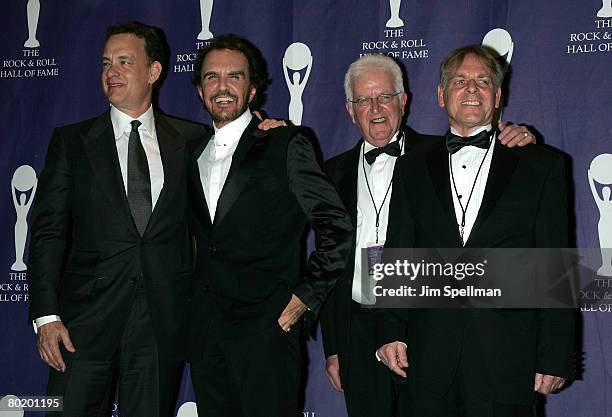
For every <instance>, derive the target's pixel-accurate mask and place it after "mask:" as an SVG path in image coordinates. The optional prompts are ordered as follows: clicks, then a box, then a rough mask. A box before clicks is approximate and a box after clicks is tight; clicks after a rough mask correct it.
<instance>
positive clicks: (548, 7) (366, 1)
mask: <svg viewBox="0 0 612 417" xmlns="http://www.w3.org/2000/svg"><path fill="white" fill-rule="evenodd" d="M610 3H611V0H603V1H602V0H584V1H575V0H554V1H553V0H540V1H528V0H522V1H521V0H518V1H516V0H515V1H511V0H496V1H493V0H454V1H450V0H447V1H444V0H428V1H426V2H425V1H417V0H359V1H357V0H293V1H289V0H257V1H253V0H224V1H221V0H216V1H213V0H175V1H172V2H170V1H164V0H136V1H117V0H106V1H103V0H78V1H77V0H72V1H70V0H15V1H12V2H4V3H3V7H2V13H1V14H0V27H2V28H3V29H2V35H1V38H0V94H1V97H2V99H1V100H0V123H1V124H2V125H3V126H4V128H3V129H2V131H1V133H0V146H1V150H2V152H0V190H2V191H1V192H0V198H2V199H3V200H2V203H1V204H2V210H1V212H0V236H4V238H2V239H0V267H1V268H2V271H1V273H0V329H2V336H1V337H0V396H3V395H7V394H13V395H17V396H26V395H36V394H42V393H43V392H44V387H45V383H46V369H45V366H44V365H43V363H42V362H41V361H40V359H39V358H38V355H37V353H36V349H35V338H34V335H33V332H32V328H31V327H30V326H28V324H27V320H26V318H27V284H26V281H25V278H26V274H27V265H25V263H23V260H26V262H27V242H26V239H27V236H28V231H27V214H28V210H29V204H30V202H31V198H32V194H33V193H35V179H36V176H38V173H39V172H40V170H41V168H42V164H43V160H44V155H45V152H46V148H47V144H48V141H49V138H50V135H51V132H52V129H53V128H54V127H55V126H57V125H61V124H66V123H72V122H75V121H78V120H82V119H85V118H89V117H92V116H95V115H97V114H99V113H101V112H102V111H104V109H105V108H106V107H107V106H108V103H107V102H106V100H105V98H104V96H103V94H102V92H101V88H100V70H101V65H100V63H101V51H102V47H103V42H104V33H105V28H106V27H107V26H108V25H110V24H114V23H117V22H121V21H128V20H138V21H142V22H145V23H148V24H151V25H155V26H158V27H160V28H162V29H163V30H164V31H165V33H166V35H167V38H168V42H169V44H170V46H171V57H170V62H169V68H168V76H167V79H166V81H165V83H164V85H163V87H162V90H161V94H160V107H161V108H162V110H163V111H165V112H167V113H169V114H172V115H176V116H179V117H184V118H187V119H191V120H196V121H201V122H206V123H209V120H208V116H207V115H206V114H205V112H204V110H203V109H202V106H201V103H200V102H199V100H198V98H197V94H196V92H195V89H194V88H193V87H192V86H191V84H190V78H191V70H192V64H193V60H194V58H195V56H194V53H195V52H196V51H197V49H198V47H200V46H201V45H203V43H204V42H206V38H208V37H209V36H210V33H212V34H214V35H217V34H222V33H235V34H238V35H242V36H245V37H247V38H249V39H250V40H252V41H253V42H254V43H255V44H256V45H257V46H258V47H259V48H260V49H261V51H262V53H263V55H264V56H265V57H266V59H267V61H268V69H269V72H270V75H271V77H272V79H273V84H272V85H271V86H270V88H269V90H268V97H269V98H268V102H267V103H266V105H265V110H266V111H267V113H268V114H269V115H271V116H274V117H279V118H287V119H288V118H291V119H292V120H294V122H296V123H301V124H302V125H305V126H309V127H311V128H312V129H314V131H315V132H316V133H317V135H318V138H319V141H320V143H321V148H322V150H323V153H324V156H325V157H326V158H327V157H331V156H333V155H336V154H338V153H339V152H341V151H344V150H346V149H348V148H349V147H351V146H352V145H353V144H354V143H355V142H356V141H357V139H359V133H358V131H357V130H356V128H355V127H354V126H353V124H352V123H351V121H350V119H349V117H348V116H347V115H346V113H345V110H344V93H343V88H342V82H343V77H344V72H345V70H346V68H347V66H348V65H349V64H350V63H351V62H352V61H353V60H354V59H356V58H357V57H358V56H359V55H360V54H364V53H371V52H383V53H388V54H392V55H393V56H395V57H397V58H398V60H400V61H401V62H402V63H403V64H404V66H405V68H406V70H407V73H408V77H409V82H408V86H409V89H410V92H411V100H410V102H409V116H408V123H409V124H410V125H411V126H412V127H414V128H415V129H416V130H417V131H420V132H422V133H430V134H440V133H442V132H443V131H444V130H446V127H447V122H446V117H445V113H444V111H442V110H441V109H440V108H438V106H437V104H436V99H435V88H436V81H437V76H438V74H437V68H438V64H439V62H440V61H441V59H442V58H443V57H444V55H446V54H447V53H448V52H450V51H451V50H452V49H454V48H456V47H459V46H463V45H466V44H474V43H482V42H483V41H484V42H485V43H487V44H490V45H491V46H493V47H495V48H496V49H497V50H498V51H499V52H500V55H502V56H503V57H504V58H505V59H506V61H509V62H510V75H509V78H508V80H507V86H508V90H509V93H508V94H506V96H505V107H504V115H503V119H505V120H511V121H516V122H521V123H525V124H528V125H530V126H532V127H533V128H534V129H535V130H536V131H537V132H538V133H539V135H540V139H541V140H543V141H544V142H545V143H547V144H550V145H552V146H555V147H557V148H560V149H562V150H563V151H565V152H566V153H568V154H569V155H570V156H571V158H572V167H571V168H572V176H573V185H574V194H573V196H572V198H573V208H574V212H575V217H576V218H575V238H576V244H577V246H578V247H581V248H595V249H596V250H595V251H593V253H594V254H595V255H594V256H596V257H597V259H595V260H594V262H595V263H599V265H602V262H603V263H604V264H605V263H606V262H609V260H606V259H605V257H604V258H602V257H599V248H600V246H607V247H611V246H612V244H611V242H610V240H611V236H612V207H611V204H612V203H610V187H611V184H612V162H611V160H612V155H610V154H611V153H612V145H611V140H612V83H611V81H612V75H611V74H612V40H611V36H610V35H611V33H612V5H611V4H610ZM208 32H210V33H208ZM198 38H201V39H198ZM294 43H300V44H301V45H294ZM284 57H285V61H283V58H284ZM310 57H311V58H310ZM285 66H286V67H288V69H287V76H288V78H287V80H286V78H285V70H284V67H285ZM296 72H297V73H298V74H299V75H297V76H296V75H294V74H295V73H296ZM288 83H289V84H288ZM289 87H291V89H290V88H289ZM290 90H291V91H293V93H290ZM589 170H590V171H591V174H592V175H591V177H592V178H593V187H591V186H590V183H589V176H588V172H589ZM24 248H26V249H25V254H23V253H22V251H23V250H24ZM602 259H603V260H602ZM604 266H605V265H604ZM611 268H612V267H610V268H605V267H602V268H601V270H600V274H599V275H598V276H597V278H598V280H597V281H595V282H594V284H593V286H592V291H590V292H583V293H582V296H583V298H582V300H581V306H582V310H583V313H582V318H583V320H582V335H583V338H582V350H583V351H584V352H583V354H582V355H581V357H582V360H581V363H582V364H583V366H582V369H583V370H582V372H580V376H579V379H578V380H577V381H575V382H574V383H573V384H572V385H571V386H570V387H568V388H567V389H565V390H563V391H562V392H561V393H559V394H554V395H551V396H549V398H548V400H547V401H548V404H547V405H546V415H547V416H548V417H605V416H612V365H611V364H610V360H611V358H612V313H611V311H612V300H611V298H612V296H611V294H612V288H610V287H612V271H610V269H611ZM608 291H609V292H608ZM308 350H309V358H310V361H309V365H308V367H309V373H308V381H307V385H306V388H305V389H306V391H305V405H304V413H303V415H304V416H308V417H314V416H316V417H328V416H329V417H342V416H344V415H345V411H344V405H343V400H342V397H341V395H340V394H338V393H336V392H334V391H332V389H331V388H330V386H329V384H328V382H327V380H326V378H325V376H324V371H323V368H324V366H323V360H324V358H323V353H322V349H321V344H320V338H319V340H312V341H310V342H308ZM185 381H186V382H185V384H184V388H183V390H182V393H181V402H180V404H179V405H181V404H183V403H184V402H186V401H187V402H188V401H191V399H192V394H191V391H190V386H189V384H188V382H187V381H188V374H186V376H185ZM191 408H192V404H189V403H187V404H185V405H184V406H183V407H182V408H181V409H180V410H179V411H178V415H179V416H181V417H194V416H195V414H194V413H193V411H192V410H191ZM0 415H2V411H0ZM11 415H12V414H11ZM26 415H30V413H26ZM31 415H35V414H31ZM125 417H129V416H125Z"/></svg>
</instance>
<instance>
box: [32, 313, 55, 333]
mask: <svg viewBox="0 0 612 417" xmlns="http://www.w3.org/2000/svg"><path fill="white" fill-rule="evenodd" d="M54 321H62V319H61V318H60V316H58V315H56V314H51V315H49V316H42V317H39V318H37V319H36V320H34V321H33V322H32V326H34V333H38V328H39V327H40V326H44V325H45V324H48V323H52V322H54Z"/></svg>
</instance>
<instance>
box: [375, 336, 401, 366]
mask: <svg viewBox="0 0 612 417" xmlns="http://www.w3.org/2000/svg"><path fill="white" fill-rule="evenodd" d="M393 343H401V344H402V345H404V347H405V348H406V349H408V345H407V344H405V343H404V342H400V341H399V340H396V341H395V342H393ZM374 356H376V360H377V361H378V362H380V361H382V358H381V357H380V356H379V355H378V350H376V351H375V352H374Z"/></svg>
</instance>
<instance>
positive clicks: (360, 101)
mask: <svg viewBox="0 0 612 417" xmlns="http://www.w3.org/2000/svg"><path fill="white" fill-rule="evenodd" d="M401 93H402V92H401V91H400V92H398V93H395V94H388V93H383V94H380V95H378V96H377V97H357V99H355V100H347V101H350V102H351V103H353V104H357V106H359V107H370V106H371V105H372V103H373V102H374V100H376V101H377V102H378V104H389V103H391V102H392V101H393V99H394V98H395V96H397V95H399V94H401Z"/></svg>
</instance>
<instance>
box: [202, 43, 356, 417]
mask: <svg viewBox="0 0 612 417" xmlns="http://www.w3.org/2000/svg"><path fill="white" fill-rule="evenodd" d="M267 82H268V80H267V75H266V73H265V64H264V62H263V60H262V58H261V56H260V54H259V51H257V49H256V48H255V47H254V46H253V45H252V44H250V43H249V42H248V41H246V40H244V39H241V38H237V37H234V36H220V37H218V38H215V39H213V40H212V41H211V43H210V44H209V45H207V46H206V47H205V48H204V49H202V50H200V52H199V54H198V59H197V61H196V64H195V72H194V84H195V85H196V87H197V90H198V93H199V95H200V97H201V99H202V102H203V103H204V106H205V107H206V109H207V111H208V112H209V113H210V115H211V117H212V119H213V121H214V128H215V130H214V132H211V134H209V135H207V136H206V137H205V140H204V142H203V143H201V144H200V145H199V146H198V147H197V148H196V150H195V152H194V156H193V160H192V161H191V164H190V169H191V177H190V178H191V181H192V186H193V194H194V196H195V198H194V201H193V203H192V209H193V213H192V217H193V230H194V233H195V237H196V246H197V261H196V273H195V276H194V281H195V282H194V290H193V295H192V310H191V313H192V316H191V319H192V323H191V342H190V356H191V371H192V380H193V385H194V390H195V394H196V399H197V403H198V415H200V416H201V417H212V416H215V417H233V416H249V417H288V416H295V415H297V391H298V386H299V382H300V368H301V359H300V357H301V352H300V351H301V349H300V334H301V328H302V324H301V321H300V317H301V316H302V314H303V313H304V312H305V311H306V310H307V309H308V310H310V311H309V313H308V314H316V313H317V312H318V310H319V307H320V305H321V303H322V302H323V300H324V299H325V297H326V296H327V293H328V292H329V291H330V290H331V288H332V287H333V285H334V283H335V282H336V280H337V278H338V277H339V276H340V274H341V273H342V271H343V269H344V267H345V263H346V258H347V256H348V251H349V246H350V239H351V237H352V227H351V222H350V219H349V217H348V215H347V213H346V211H345V209H344V206H343V204H342V202H341V201H340V198H339V197H338V195H337V193H336V191H335V189H334V186H333V184H332V183H331V182H330V180H329V179H328V178H327V176H326V175H325V174H324V173H323V172H322V170H321V168H320V166H319V164H318V162H317V159H316V156H315V152H314V150H313V145H312V143H311V138H310V137H309V135H308V131H307V130H305V129H302V128H299V127H281V128H277V129H274V130H271V131H268V132H263V131H261V130H259V129H257V127H256V124H255V123H254V121H253V120H252V117H251V114H250V111H249V106H253V108H256V107H257V105H258V104H259V102H260V99H261V97H262V94H263V93H264V88H265V87H266V84H267ZM307 223H309V224H310V226H311V227H312V229H313V230H314V232H315V242H316V248H315V250H314V251H313V253H312V254H311V256H310V258H309V260H308V262H307V263H306V264H302V262H301V258H302V255H303V239H302V237H303V233H304V229H305V227H306V225H307Z"/></svg>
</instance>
